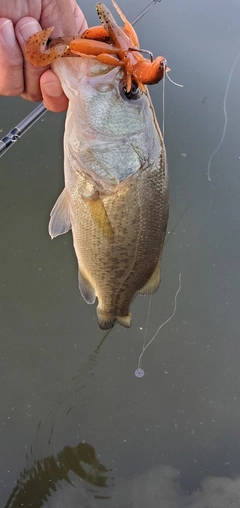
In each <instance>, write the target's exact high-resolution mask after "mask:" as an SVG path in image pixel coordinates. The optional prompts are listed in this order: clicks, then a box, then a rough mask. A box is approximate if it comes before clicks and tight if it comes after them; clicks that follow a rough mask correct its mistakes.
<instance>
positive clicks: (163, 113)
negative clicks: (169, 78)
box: [162, 61, 167, 144]
mask: <svg viewBox="0 0 240 508" xmlns="http://www.w3.org/2000/svg"><path fill="white" fill-rule="evenodd" d="M163 65H164V74H163V92H162V101H163V106H162V119H163V120H162V135H163V142H164V134H165V85H166V74H167V72H166V68H167V61H165V62H164V63H163ZM164 144H165V143H164Z"/></svg>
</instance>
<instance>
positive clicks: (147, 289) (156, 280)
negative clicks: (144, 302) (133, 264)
mask: <svg viewBox="0 0 240 508" xmlns="http://www.w3.org/2000/svg"><path fill="white" fill-rule="evenodd" d="M160 280H161V276H160V264H159V263H158V265H157V267H156V268H155V270H154V272H153V274H152V275H151V277H150V279H149V280H148V281H147V283H146V284H145V285H144V286H143V287H142V288H141V289H140V290H139V291H138V293H139V294H140V295H152V294H153V293H155V292H156V291H157V289H158V287H159V284H160Z"/></svg>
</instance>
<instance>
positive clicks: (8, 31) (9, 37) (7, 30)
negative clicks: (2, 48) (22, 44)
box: [0, 19, 16, 44]
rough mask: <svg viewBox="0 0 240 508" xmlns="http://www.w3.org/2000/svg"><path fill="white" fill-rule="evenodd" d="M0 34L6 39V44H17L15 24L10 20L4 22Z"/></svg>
mask: <svg viewBox="0 0 240 508" xmlns="http://www.w3.org/2000/svg"><path fill="white" fill-rule="evenodd" d="M0 32H1V35H2V38H3V39H4V41H5V42H7V44H14V43H15V42H16V37H15V32H14V28H13V24H12V22H11V20H10V19H7V20H6V21H4V23H3V24H2V26H1V28H0Z"/></svg>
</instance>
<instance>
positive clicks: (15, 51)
mask: <svg viewBox="0 0 240 508" xmlns="http://www.w3.org/2000/svg"><path fill="white" fill-rule="evenodd" d="M0 69H1V73H0V95H20V94H21V93H22V92H23V89H24V74H23V55H22V52H21V50H20V48H19V45H18V42H17V39H16V37H15V32H14V27H13V24H12V21H11V20H10V19H7V18H0Z"/></svg>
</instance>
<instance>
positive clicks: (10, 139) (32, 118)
mask: <svg viewBox="0 0 240 508" xmlns="http://www.w3.org/2000/svg"><path fill="white" fill-rule="evenodd" d="M157 2H161V0H152V1H151V2H150V3H149V4H148V5H147V6H146V7H145V8H144V9H143V10H142V11H141V12H140V13H139V14H138V16H136V18H134V20H133V21H131V24H132V25H135V23H137V22H138V21H139V19H141V18H142V17H143V16H144V15H145V14H146V13H147V12H148V11H149V9H151V7H152V6H153V5H155V4H156V3H157ZM47 111H48V110H47V108H45V106H44V104H43V102H41V104H39V105H38V106H37V107H36V108H34V110H33V111H31V113H29V115H27V116H26V117H25V118H24V119H23V120H22V121H21V122H20V123H18V124H17V125H16V127H14V128H13V129H11V130H10V131H9V133H8V134H6V136H4V137H3V138H2V139H0V157H2V155H3V154H4V153H6V151H7V150H8V149H9V148H11V146H13V145H14V144H15V143H16V141H18V140H19V139H20V137H21V136H22V135H23V134H24V133H25V132H27V131H28V129H30V127H32V125H34V124H35V123H36V122H37V121H38V120H39V118H41V117H42V116H43V115H44V114H45V113H46V112H47Z"/></svg>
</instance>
